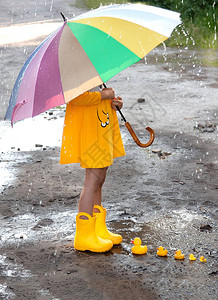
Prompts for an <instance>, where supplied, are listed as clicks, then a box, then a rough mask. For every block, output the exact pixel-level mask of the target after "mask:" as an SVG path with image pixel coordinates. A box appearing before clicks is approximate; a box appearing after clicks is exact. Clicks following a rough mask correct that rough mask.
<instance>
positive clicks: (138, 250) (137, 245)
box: [131, 237, 148, 254]
mask: <svg viewBox="0 0 218 300" xmlns="http://www.w3.org/2000/svg"><path fill="white" fill-rule="evenodd" d="M131 243H133V244H134V246H133V247H132V249H131V250H132V253H134V254H145V253H146V252H147V251H148V248H147V246H146V245H145V246H141V243H142V241H141V239H140V238H138V237H137V238H135V239H134V241H131Z"/></svg>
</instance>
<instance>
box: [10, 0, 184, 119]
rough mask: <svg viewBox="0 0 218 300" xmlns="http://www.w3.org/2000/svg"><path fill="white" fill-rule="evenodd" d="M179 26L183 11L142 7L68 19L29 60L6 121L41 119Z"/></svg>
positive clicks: (126, 6)
mask: <svg viewBox="0 0 218 300" xmlns="http://www.w3.org/2000/svg"><path fill="white" fill-rule="evenodd" d="M179 23H180V18H179V14H178V13H176V12H172V11H169V10H165V9H161V8H157V7H152V6H147V5H142V4H123V5H110V6H105V7H100V8H98V9H96V10H92V11H89V12H87V13H84V14H82V15H80V16H78V17H76V18H73V19H71V20H69V21H67V20H65V21H64V24H63V25H62V26H61V27H60V28H59V29H58V30H57V31H56V32H54V33H53V34H51V35H50V36H49V37H48V38H47V39H46V40H44V41H43V42H42V43H41V44H40V45H39V46H38V47H37V48H36V49H35V51H34V52H33V53H32V54H31V56H30V57H29V58H28V60H27V61H26V62H25V64H24V66H23V68H22V69H21V71H20V74H19V75H18V78H17V80H16V82H15V85H14V88H13V91H12V94H11V98H10V102H9V107H8V110H7V113H6V119H11V122H12V123H13V122H16V121H19V120H22V119H25V118H28V117H33V116H36V115H38V114H40V113H42V112H44V111H46V110H48V109H50V108H52V107H55V106H58V105H62V104H64V103H67V102H69V101H71V100H72V99H74V98H75V97H77V96H78V95H80V94H82V93H83V92H85V91H88V90H90V89H92V88H94V87H96V86H98V85H101V84H102V83H103V82H106V81H107V80H109V79H110V78H112V77H113V76H114V75H116V74H117V73H119V72H120V71H122V70H124V69H125V68H127V67H128V66H130V65H132V64H134V63H136V62H137V61H139V60H141V59H142V58H143V57H144V56H145V55H146V54H147V53H148V52H150V51H151V50H152V49H153V48H155V47H156V46H157V45H159V44H160V43H162V42H163V41H164V40H166V39H167V38H168V37H169V36H170V34H171V33H172V31H173V29H174V28H175V27H176V26H177V25H178V24H179Z"/></svg>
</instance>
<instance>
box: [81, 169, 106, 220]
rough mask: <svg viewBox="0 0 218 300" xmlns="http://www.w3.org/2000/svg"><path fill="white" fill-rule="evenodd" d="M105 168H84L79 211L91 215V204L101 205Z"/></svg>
mask: <svg viewBox="0 0 218 300" xmlns="http://www.w3.org/2000/svg"><path fill="white" fill-rule="evenodd" d="M106 173H107V168H96V169H86V176H85V183H84V188H83V190H82V193H81V196H80V200H79V212H86V213H88V214H89V215H91V216H92V213H93V206H94V204H96V205H101V193H102V186H103V184H104V181H105V178H106Z"/></svg>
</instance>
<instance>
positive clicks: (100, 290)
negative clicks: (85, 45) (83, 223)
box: [0, 1, 218, 300]
mask: <svg viewBox="0 0 218 300" xmlns="http://www.w3.org/2000/svg"><path fill="white" fill-rule="evenodd" d="M54 2H55V1H54ZM67 3H68V2H67ZM76 12H77V11H76ZM26 21H29V19H27V20H26ZM25 43H26V42H25ZM34 43H36V42H31V43H30V42H29V44H28V45H27V46H26V47H27V48H25V49H27V53H29V51H32V49H33V48H34ZM22 45H23V44H22V43H21V44H19V47H16V46H15V47H14V46H10V47H8V48H5V49H3V50H2V55H3V57H4V69H5V75H6V76H5V81H3V80H2V87H1V91H2V100H1V101H2V102H5V104H4V106H3V107H6V106H7V103H6V102H7V101H8V93H9V91H10V89H11V88H12V86H13V82H12V77H11V76H12V72H14V73H13V74H14V76H15V77H16V74H17V73H18V71H19V69H20V67H21V66H22V64H23V61H24V60H25V57H26V55H27V54H26V53H24V52H23V48H22V47H23V46H22ZM15 53H16V54H17V61H16V59H15V58H14V57H15ZM29 54H30V53H29ZM214 55H215V53H214V52H213V55H212V56H211V52H207V53H205V52H203V51H190V50H187V49H176V50H175V49H174V50H172V49H168V48H167V49H165V48H164V47H161V48H159V49H158V50H155V51H153V52H152V53H151V54H150V55H148V57H147V61H146V63H145V62H140V63H138V64H136V65H134V66H132V67H130V68H128V69H127V70H125V71H124V72H122V73H121V74H119V75H118V76H116V77H115V78H113V80H111V82H110V83H108V86H113V87H114V89H115V90H116V91H117V93H118V94H120V95H121V96H122V97H123V99H124V108H123V112H124V113H125V116H126V118H127V120H128V121H129V122H130V123H131V125H132V126H133V128H134V129H135V130H136V132H137V134H138V135H139V137H140V139H141V140H142V141H146V140H147V139H148V136H147V134H146V132H145V126H150V127H152V128H153V129H154V131H155V134H156V139H155V142H154V144H153V145H152V146H151V147H150V148H146V149H142V148H138V146H136V145H135V144H134V141H133V140H132V138H131V137H130V136H129V134H128V132H127V130H126V128H125V126H124V125H123V123H122V121H120V127H121V133H122V137H123V141H124V145H125V149H126V153H127V154H126V156H125V157H123V158H120V159H117V160H115V162H114V164H113V165H112V166H111V167H110V168H109V171H108V176H107V179H106V182H105V186H104V190H103V205H104V206H105V207H106V208H107V209H108V216H107V219H108V227H109V228H110V229H111V230H113V231H116V232H118V233H120V234H122V236H123V242H122V244H121V245H120V246H116V247H114V248H113V249H112V250H111V251H110V252H108V253H105V254H94V253H90V252H87V253H86V252H84V253H83V252H77V251H75V250H74V249H73V248H72V241H73V236H74V233H75V216H76V214H77V204H78V200H79V195H80V192H81V189H82V186H83V179H84V170H82V169H80V167H79V166H78V165H65V166H63V165H59V151H60V143H61V141H60V140H61V132H62V125H63V118H64V108H61V109H53V110H52V111H51V112H50V114H49V113H45V114H43V115H42V116H40V117H37V118H35V119H34V120H25V121H23V122H19V123H17V124H15V126H14V129H10V124H9V122H4V121H1V122H0V151H1V152H0V153H1V154H0V174H1V176H0V184H1V185H0V224H1V227H0V299H20V300H23V299H43V300H44V299H45V300H46V299H56V300H57V299H61V300H69V299H114V298H117V299H148V300H152V299H217V298H218V291H217V289H216V285H217V274H218V265H217V223H216V216H217V211H218V210H217V198H218V183H217V178H218V165H217V162H218V156H217V144H218V139H217V129H216V125H217V123H218V122H217V113H218V107H217V86H218V85H217V84H218V78H217V69H215V68H214V67H208V66H207V67H206V66H205V65H203V63H202V61H204V60H205V57H206V58H207V59H214ZM211 57H212V58H211ZM1 76H3V75H2V73H1ZM15 77H14V78H15ZM7 80H8V81H7ZM3 99H4V100H3ZM139 99H140V100H139ZM2 114H3V113H2ZM199 124H201V125H199ZM202 128H204V129H205V128H206V130H202ZM211 128H212V129H214V130H212V129H211ZM37 129H38V130H37ZM42 132H43V134H42ZM26 141H28V143H26ZM136 236H139V237H140V238H141V239H142V243H143V244H146V245H147V246H148V252H147V254H146V255H142V256H135V255H133V254H132V253H131V245H132V244H131V240H132V239H134V238H135V237H136ZM160 245H162V246H164V247H166V248H167V249H168V253H169V254H168V257H167V258H160V257H158V256H157V255H156V248H157V247H158V246H160ZM177 249H181V250H182V252H183V253H184V254H185V259H184V260H183V261H177V260H175V259H174V257H173V255H174V253H175V250H177ZM190 253H193V254H194V255H195V256H197V260H196V261H193V262H190V261H189V259H188V256H189V254H190ZM201 255H203V256H205V258H206V259H207V262H206V263H201V262H200V261H199V257H200V256H201Z"/></svg>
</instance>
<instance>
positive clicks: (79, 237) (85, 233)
mask: <svg viewBox="0 0 218 300" xmlns="http://www.w3.org/2000/svg"><path fill="white" fill-rule="evenodd" d="M81 216H86V217H87V218H88V219H81V218H80V217H81ZM95 224H96V216H94V217H91V216H90V215H89V214H87V213H84V212H81V213H79V214H78V215H77V216H76V234H75V238H74V248H75V249H76V250H80V251H86V250H89V251H92V252H106V251H109V250H110V249H111V248H112V247H113V243H112V242H111V241H110V240H107V239H101V238H100V237H98V236H97V234H96V232H95Z"/></svg>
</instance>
